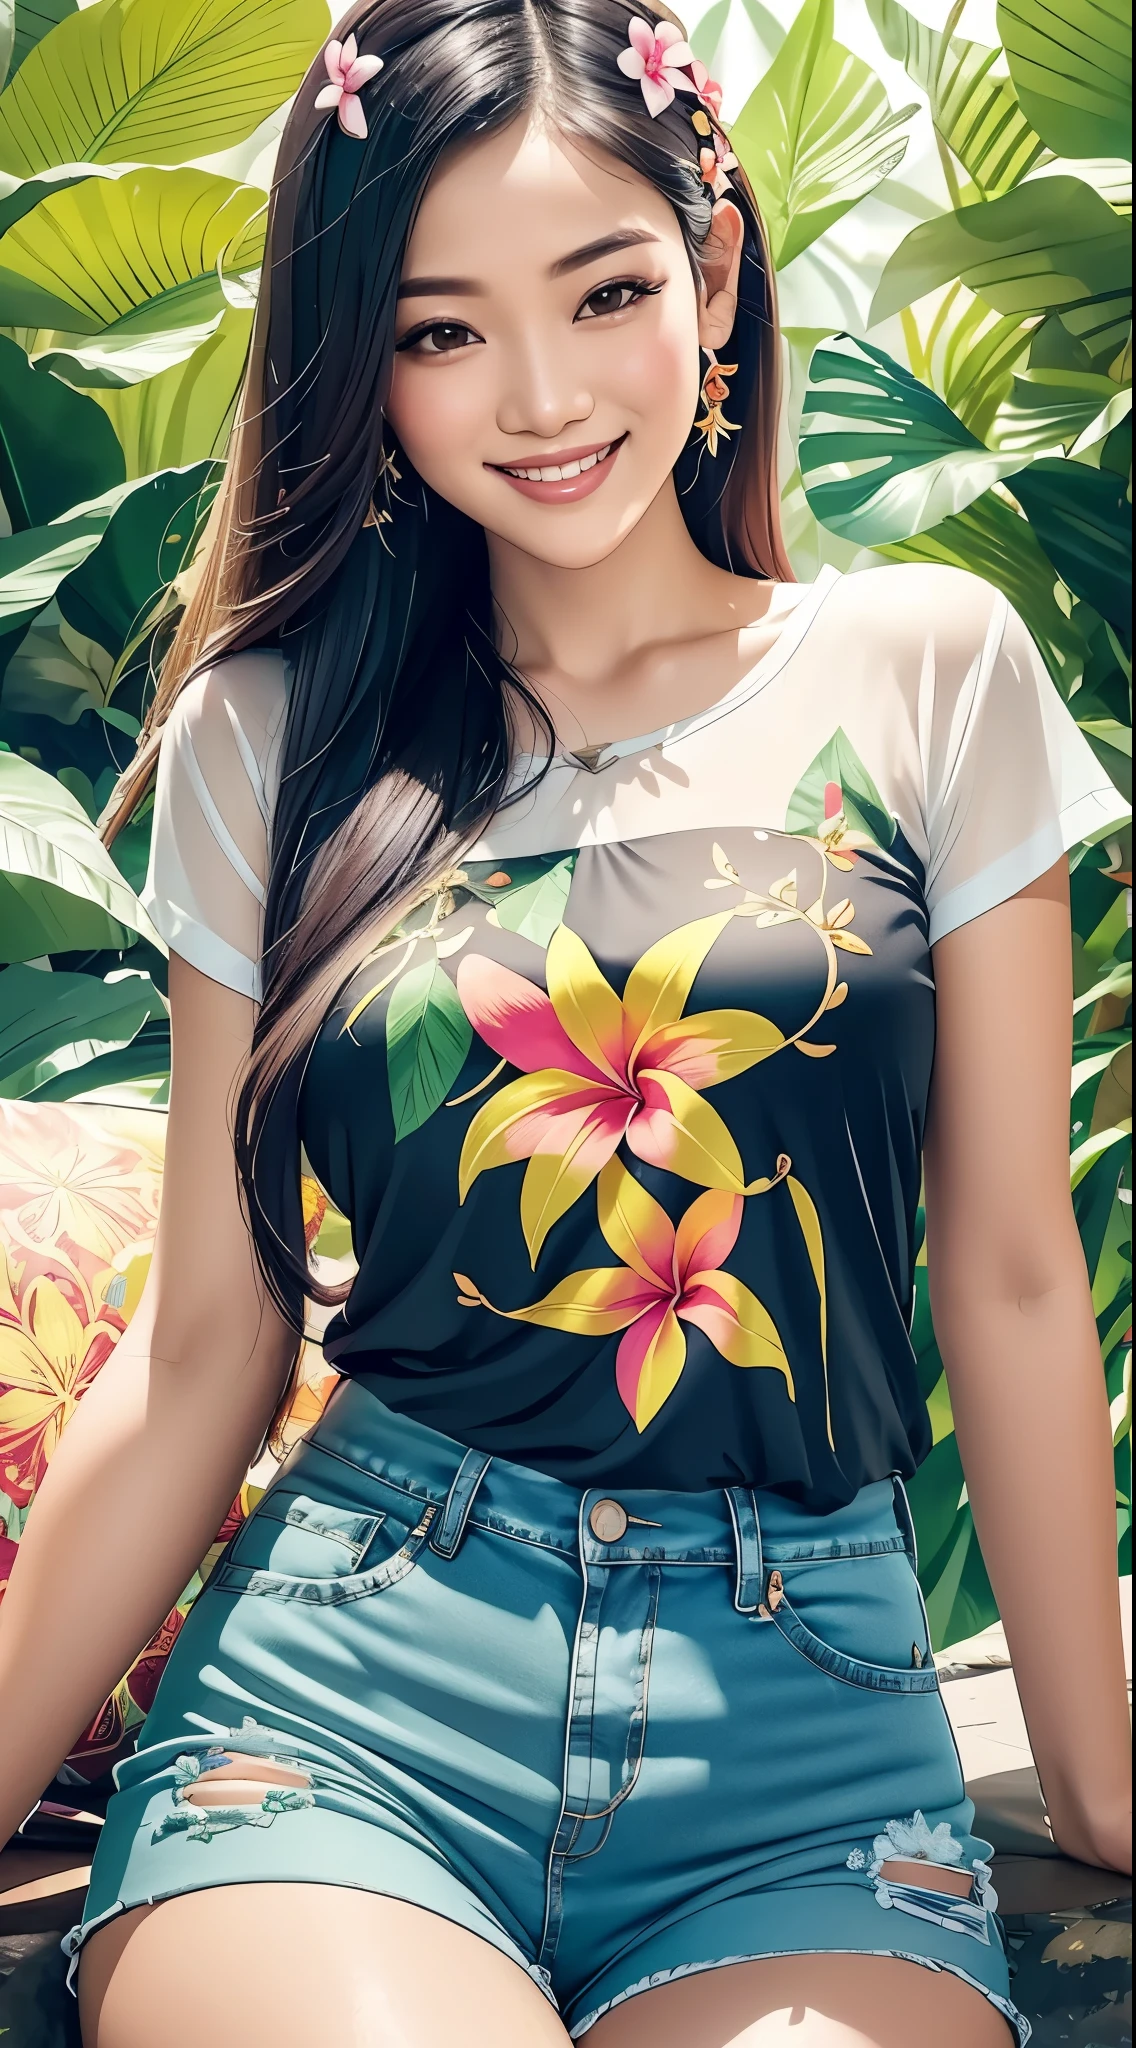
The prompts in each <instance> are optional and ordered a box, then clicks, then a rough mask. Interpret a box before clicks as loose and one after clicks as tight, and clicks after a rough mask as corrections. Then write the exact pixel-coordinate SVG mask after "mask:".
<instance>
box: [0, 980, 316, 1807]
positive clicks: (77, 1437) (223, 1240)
mask: <svg viewBox="0 0 1136 2048" xmlns="http://www.w3.org/2000/svg"><path fill="white" fill-rule="evenodd" d="M170 997H171V1008H172V1016H173V1039H174V1048H175V1060H174V1075H173V1084H172V1088H171V1095H170V1112H169V1131H168V1138H167V1147H166V1161H165V1172H164V1176H163V1192H162V1207H161V1220H160V1223H159V1227H158V1235H157V1243H156V1247H155V1254H154V1260H153V1264H152V1267H151V1270H150V1275H149V1278H148V1280H147V1283H146V1287H145V1291H144V1293H143V1296H142V1299H141V1301H140V1303H139V1305H138V1309H137V1312H136V1314H135V1316H134V1318H133V1321H132V1322H131V1324H130V1326H129V1328H128V1329H127V1331H126V1334H125V1336H124V1337H123V1338H122V1339H121V1341H120V1343H119V1344H118V1347H117V1349H116V1350H115V1352H114V1354H113V1356H112V1357H111V1358H110V1360H109V1361H108V1362H107V1364H106V1366H105V1367H104V1368H103V1371H102V1372H101V1373H100V1375H99V1377H98V1379H97V1380H96V1381H95V1383H94V1385H93V1386H92V1388H91V1390H90V1392H89V1393H88V1394H87V1395H86V1397H85V1399H84V1401H83V1402H82V1405H81V1407H80V1408H79V1411H78V1413H77V1414H76V1415H75V1417H74V1419H73V1420H72V1422H71V1423H70V1425H69V1426H68V1429H67V1431H66V1434H65V1436H64V1438H63V1440H62V1442H61V1443H60V1445H59V1448H58V1450H57V1451H56V1453H55V1456H54V1458H53V1459H52V1462H51V1465H50V1468H49V1470H48V1473H47V1476H46V1478H45V1480H44V1483H43V1485H42V1487H41V1488H40V1491H39V1493H38V1495H37V1496H36V1500H35V1503H34V1506H33V1509H32V1513H31V1514H30V1515H29V1517H28V1521H27V1525H26V1528H25V1530H24V1534H23V1537H22V1539H21V1542H20V1546H19V1552H18V1555H17V1559H16V1564H15V1567H14V1569H13V1572H12V1578H11V1582H10V1584H9V1587H8V1591H7V1594H6V1596H5V1599H4V1602H3V1605H2V1606H0V1725H2V1726H3V1729H4V1742H3V1747H2V1750H0V1842H3V1841H4V1840H6V1839H7V1836H8V1835H9V1834H10V1832H11V1830H12V1829H13V1828H14V1827H16V1826H17V1825H18V1824H19V1822H20V1821H21V1820H22V1818H23V1816H24V1814H25V1813H26V1812H27V1811H28V1809H29V1808H30V1807H31V1805H32V1804H33V1802H34V1800H35V1799H36V1798H37V1797H38V1796H39V1794H40V1793H41V1792H42V1790H43V1788H44V1786H45V1784H47V1783H48V1782H49V1781H50V1779H51V1777H52V1774H53V1773H54V1771H55V1770H57V1768H58V1766H59V1763H60V1760H61V1759H62V1758H63V1757H64V1756H65V1755H66V1753H67V1751H68V1749H69V1748H70V1747H71V1745H72V1743H73V1742H74V1741H75V1739H76V1737H77V1736H78V1735H79V1734H80V1733H81V1732H82V1730H83V1728H84V1727H86V1725H87V1724H88V1722H89V1721H90V1719H91V1717H92V1716H93V1715H94V1714H95V1713H96V1712H97V1710H98V1708H99V1707H100V1706H101V1704H102V1702H103V1700H104V1699H105V1698H106V1696H107V1695H108V1693H109V1692H110V1691H111V1690H112V1688H113V1687H114V1686H115V1685H117V1683H118V1681H119V1679H120V1678H121V1677H122V1674H123V1672H124V1671H125V1670H126V1669H127V1668H128V1667H129V1665H130V1663H131V1660H132V1659H133V1658H134V1657H135V1656H136V1655H137V1653H138V1651H139V1650H140V1649H141V1648H142V1646H143V1645H144V1644H145V1643H146V1642H147V1641H148V1640H149V1637H150V1636H151V1635H152V1633H153V1631H154V1629H155V1628H156V1627H157V1626H158V1624H159V1622H160V1621H161V1620H162V1619H163V1617H164V1616H165V1615H166V1614H168V1612H169V1610H170V1608H171V1606H172V1605H173V1603H174V1601H175V1600H176V1599H177V1597H178V1595H179V1594H180V1593H181V1591H182V1589H183V1587H184V1586H185V1584H186V1582H187V1580H188V1579H189V1578H190V1576H191V1574H192V1573H193V1571H194V1569H195V1568H196V1566H197V1564H198V1563H199V1562H200V1560H201V1558H202V1557H203V1556H204V1554H205V1551H206V1550H207V1549H208V1547H209V1544H210V1543H211V1542H212V1540H213V1538H214V1536H215V1535H216V1532H217V1529H218V1528H219V1526H220V1524H221V1521H222V1519H223V1518H224V1515H225V1513H226V1510H227V1509H228V1507H229V1505H230V1503H231V1502H232V1499H233V1496H234V1495H235V1493H236V1491H237V1488H238V1487H239V1486H240V1484H241V1481H242V1480H243V1478H244V1476H245V1472H246V1470H247V1467H248V1464H249V1461H250V1458H251V1457H252V1456H253V1455H254V1453H255V1451H256V1448H257V1445H258V1443H259V1442H260V1439H261V1436H262V1434H263V1431H264V1429H265V1427H266V1425H267V1422H268V1419H269V1417H270V1416H271V1414H272V1410H273V1407H274V1405H275V1403H276V1400H277V1398H278V1395H279V1393H280V1390H281V1387H282V1385H283V1380H284V1376H285V1373H286V1372H287V1369H288V1366H289V1364H290V1362H291V1360H292V1358H293V1357H294V1355H295V1351H296V1341H297V1340H296V1338H295V1336H294V1335H293V1333H292V1332H291V1331H290V1330H289V1329H288V1328H287V1327H286V1325H285V1324H284V1323H283V1322H282V1320H281V1318H280V1317H279V1316H278V1314H277V1313H276V1311H275V1309H274V1308H273V1307H272V1304H271V1302H270V1301H269V1300H267V1298H266V1296H265V1293H264V1289H263V1286H262V1284H261V1281H260V1278H259V1276H258V1274H257V1271H256V1267H255V1264H254V1260H253V1254H252V1249H251V1246H250V1243H249V1238H248V1233H247V1230H246V1228H245V1223H244V1219H243V1216H242V1214H241V1210H240V1206H239V1201H238V1195H237V1186H236V1170H235V1166H234V1161H233V1148H232V1139H231V1134H230V1115H231V1102H232V1099H233V1097H234V1092H235V1088H234V1084H235V1082H236V1079H237V1077H238V1075H239V1073H240V1070H241V1067H242V1065H243V1062H244V1059H245V1057H246V1056H247V1052H248V1046H249V1041H250V1037H251V1033H252V1023H253V1017H254V1007H253V1004H252V1003H251V1002H250V1001H248V1000H247V999H246V998H245V997H244V996H240V995H235V994H233V992H232V991H231V990H229V989H226V988H222V987H220V986H219V985H218V984H217V983H215V982H212V981H209V980H208V979H207V978H206V977H205V976H204V975H202V974H199V973H198V972H197V971H196V969H194V968H192V967H189V966H187V965H186V963H185V962H184V961H182V960H179V959H177V958H176V957H172V958H171V960H170ZM95 1530H97V1532H98V1541H97V1542H92V1540H91V1532H92V1531H95Z"/></svg>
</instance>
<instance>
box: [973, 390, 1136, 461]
mask: <svg viewBox="0 0 1136 2048" xmlns="http://www.w3.org/2000/svg"><path fill="white" fill-rule="evenodd" d="M1118 397H1120V398H1127V397H1128V394H1127V393H1125V394H1120V393H1118V392H1117V389H1116V385H1115V384H1114V383H1113V382H1112V379H1111V378H1109V377H1097V376H1094V375H1093V373H1092V372H1091V371H1090V370H1026V371H1023V372H1021V373H1019V374H1018V375H1017V376H1016V377H1014V379H1013V385H1012V391H1011V395H1010V397H1009V398H1008V400H1007V402H1006V403H1005V404H1004V405H1003V406H1002V407H1001V408H1000V409H999V412H998V415H997V417H996V419H995V420H994V421H993V422H992V426H991V438H992V440H993V441H994V442H995V443H996V444H997V446H998V447H999V448H1005V449H1011V448H1017V449H1019V450H1020V451H1021V453H1022V454H1023V455H1031V454H1033V452H1034V451H1035V450H1036V449H1042V448H1044V449H1054V448H1056V446H1057V445H1058V443H1061V444H1063V445H1066V446H1067V445H1068V444H1069V443H1070V442H1072V441H1075V440H1076V439H1077V437H1078V436H1079V435H1080V434H1082V433H1083V432H1084V431H1085V430H1086V429H1087V428H1089V427H1091V426H1092V425H1093V423H1094V421H1097V420H1101V419H1102V416H1103V418H1104V419H1105V426H1104V427H1103V428H1102V432H1105V431H1107V428H1108V423H1109V422H1110V420H1111V413H1112V409H1113V408H1114V407H1115V405H1116V401H1117V399H1118Z"/></svg>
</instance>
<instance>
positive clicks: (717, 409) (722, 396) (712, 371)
mask: <svg viewBox="0 0 1136 2048" xmlns="http://www.w3.org/2000/svg"><path fill="white" fill-rule="evenodd" d="M706 353H707V355H708V356H709V358H710V367H709V369H708V370H707V372H706V375H705V376H704V378H703V379H702V403H703V405H704V406H705V407H706V411H705V414H704V416H703V417H702V419H700V420H695V422H694V431H695V433H696V434H703V435H704V436H705V442H706V447H707V448H708V450H709V452H710V454H711V455H717V453H718V442H719V440H722V441H724V440H725V439H726V437H727V435H729V434H736V433H737V432H738V425H737V422H736V421H735V420H728V419H726V417H725V415H724V414H723V411H722V407H723V406H724V405H725V403H726V400H727V399H728V397H729V395H730V387H729V385H728V384H727V382H726V379H727V377H736V376H737V374H738V366H737V364H736V363H720V362H719V361H718V359H717V357H716V356H715V354H714V351H713V349H712V348H708V349H707V351H706Z"/></svg>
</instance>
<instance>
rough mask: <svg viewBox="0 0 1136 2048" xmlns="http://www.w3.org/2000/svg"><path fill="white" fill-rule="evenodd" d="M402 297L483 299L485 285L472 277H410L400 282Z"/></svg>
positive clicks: (399, 290)
mask: <svg viewBox="0 0 1136 2048" xmlns="http://www.w3.org/2000/svg"><path fill="white" fill-rule="evenodd" d="M397 296H398V297H399V298H400V299H463V298H464V299H483V298H484V297H485V286H484V285H483V284H477V283H476V282H475V280H474V279H473V278H472V277H408V278H407V279H406V282H405V283H404V284H400V285H399V288H398V293H397Z"/></svg>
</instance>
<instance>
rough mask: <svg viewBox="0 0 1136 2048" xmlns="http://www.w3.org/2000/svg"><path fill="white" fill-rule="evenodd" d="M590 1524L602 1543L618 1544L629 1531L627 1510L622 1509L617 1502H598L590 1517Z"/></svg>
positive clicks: (594, 1534)
mask: <svg viewBox="0 0 1136 2048" xmlns="http://www.w3.org/2000/svg"><path fill="white" fill-rule="evenodd" d="M588 1524H589V1527H590V1528H591V1532H592V1535H593V1536H595V1537H597V1538H598V1540H599V1541H600V1542H601V1543H618V1542H619V1539H620V1537H621V1536H623V1535H624V1534H625V1533H626V1530H627V1509H626V1508H622V1507H620V1505H619V1502H618V1501H617V1500H598V1501H597V1502H596V1504H595V1507H594V1508H593V1509H592V1512H591V1514H590V1515H589V1516H588Z"/></svg>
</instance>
